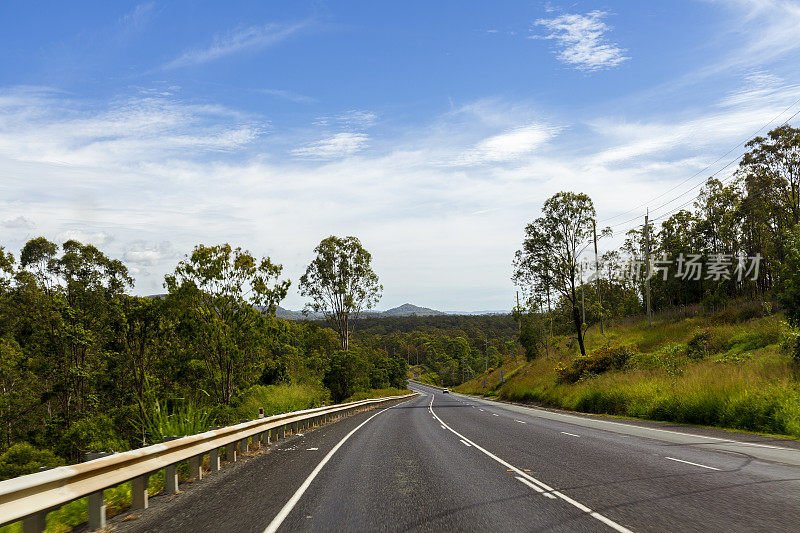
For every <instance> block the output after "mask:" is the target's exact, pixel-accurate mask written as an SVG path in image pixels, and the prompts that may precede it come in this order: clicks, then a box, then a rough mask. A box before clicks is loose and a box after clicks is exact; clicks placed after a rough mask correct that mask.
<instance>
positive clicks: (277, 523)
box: [264, 400, 408, 533]
mask: <svg viewBox="0 0 800 533" xmlns="http://www.w3.org/2000/svg"><path fill="white" fill-rule="evenodd" d="M406 401H408V400H406ZM400 403H405V402H400ZM400 403H399V404H397V405H400ZM392 407H395V406H392ZM392 407H387V408H386V409H381V410H380V411H378V412H377V413H375V414H374V415H372V416H371V417H369V418H367V419H366V420H364V421H363V422H361V423H360V424H359V425H358V426H356V427H355V429H353V430H352V431H351V432H350V433H348V434H347V435H345V436H344V438H343V439H342V440H340V441H339V443H338V444H337V445H336V446H334V447H333V448H332V449H331V451H329V452H328V454H327V455H326V456H325V457H324V458H323V459H322V461H320V463H319V464H318V465H317V467H316V468H314V470H313V471H312V472H311V474H309V476H308V477H307V478H306V480H305V481H303V484H302V485H300V488H298V489H297V490H296V491H295V493H294V494H293V495H292V497H291V498H289V501H288V502H286V504H285V505H284V506H283V508H281V510H280V511H279V512H278V514H277V515H275V518H273V519H272V522H270V523H269V525H268V526H267V529H265V530H264V533H275V531H278V528H279V527H281V524H282V523H283V521H284V520H286V517H287V516H289V513H291V512H292V509H294V506H295V505H297V502H299V501H300V498H301V497H302V496H303V493H305V491H306V490H308V487H309V486H311V482H312V481H314V478H315V477H317V474H319V473H320V471H321V470H322V467H324V466H325V465H326V464H327V462H328V461H330V460H331V457H333V454H335V453H336V451H337V450H338V449H339V448H341V447H342V444H344V443H345V442H346V441H347V439H349V438H350V436H351V435H353V433H355V432H356V431H358V430H359V429H361V427H362V426H363V425H364V424H366V423H367V422H369V421H370V420H372V419H373V418H375V417H376V416H378V415H379V414H381V413H382V412H384V411H388V410H389V409H391V408H392Z"/></svg>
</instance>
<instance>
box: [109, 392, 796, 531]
mask: <svg viewBox="0 0 800 533" xmlns="http://www.w3.org/2000/svg"><path fill="white" fill-rule="evenodd" d="M412 388H414V389H416V390H418V391H419V392H420V396H418V397H416V398H414V399H412V400H409V401H406V402H404V403H402V404H399V405H396V406H394V407H391V408H389V409H386V410H375V411H369V412H366V413H361V414H358V415H355V416H353V417H351V418H348V419H346V420H344V421H341V422H338V423H335V424H331V425H328V426H325V427H323V428H320V429H317V430H315V431H312V432H309V433H307V434H305V435H303V436H302V437H297V438H294V439H291V440H289V441H287V442H285V443H283V444H281V445H279V446H277V447H275V448H273V449H272V450H271V452H270V453H268V454H265V455H262V456H259V457H256V458H254V459H251V460H250V461H248V462H246V463H244V464H236V465H234V466H233V467H231V468H226V469H223V471H222V472H221V473H219V474H215V475H214V476H211V477H209V478H207V479H204V480H203V481H202V482H200V483H196V484H194V486H192V487H191V488H190V489H189V490H187V491H186V492H185V493H184V494H180V495H178V496H177V497H176V498H174V499H173V500H172V501H170V502H161V503H158V502H157V500H158V499H157V498H154V503H155V505H154V507H153V508H151V509H148V510H147V511H146V512H145V513H143V515H142V517H141V518H140V519H138V520H135V521H130V522H124V523H120V524H118V526H117V530H119V531H200V530H213V531H226V532H236V531H258V532H260V531H265V530H277V531H375V530H386V531H418V530H420V531H452V530H454V531H543V530H546V531H615V530H616V531H628V530H630V531H637V532H638V531H800V467H798V466H797V464H800V450H795V449H785V448H784V447H783V446H780V444H779V445H775V444H774V443H768V444H765V443H764V442H744V441H745V440H749V441H753V439H752V438H751V437H750V436H745V435H736V434H725V436H724V437H723V438H721V437H719V436H718V435H717V436H712V435H709V434H695V433H691V429H689V430H685V429H684V430H681V431H663V430H651V429H649V428H647V427H643V426H641V425H637V424H634V425H629V424H623V423H619V422H604V421H602V420H597V419H587V418H583V417H571V416H568V415H562V414H560V413H552V412H549V411H541V410H536V409H530V408H523V407H517V406H508V405H504V404H498V403H496V402H487V401H485V400H477V399H473V398H469V397H465V396H461V395H456V394H442V393H441V392H440V391H438V389H433V388H431V387H428V386H423V385H417V384H413V385H412ZM738 437H741V441H742V443H740V442H739V440H740V439H739V438H738ZM731 441H734V442H731ZM765 455H766V457H765ZM791 463H796V464H791Z"/></svg>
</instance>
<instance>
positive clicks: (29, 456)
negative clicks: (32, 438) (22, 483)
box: [0, 442, 64, 481]
mask: <svg viewBox="0 0 800 533" xmlns="http://www.w3.org/2000/svg"><path fill="white" fill-rule="evenodd" d="M63 464H64V461H63V460H62V459H61V458H59V457H56V456H55V455H54V454H53V452H51V451H50V450H40V449H38V448H34V447H33V446H31V445H30V444H28V443H27V442H20V443H18V444H14V445H13V446H11V447H10V448H9V449H8V450H6V451H5V453H3V455H0V481H1V480H4V479H10V478H12V477H17V476H24V475H25V474H33V473H34V472H38V471H39V469H41V468H53V467H56V466H61V465H63Z"/></svg>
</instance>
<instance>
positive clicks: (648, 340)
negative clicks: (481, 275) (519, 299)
mask: <svg viewBox="0 0 800 533" xmlns="http://www.w3.org/2000/svg"><path fill="white" fill-rule="evenodd" d="M792 335H793V334H792V332H791V330H790V329H789V328H788V326H787V325H786V324H785V323H784V322H783V321H782V317H781V316H780V315H772V316H766V317H760V318H753V319H750V320H744V321H742V322H738V323H737V322H736V321H735V320H731V319H730V318H728V317H726V316H725V315H722V316H720V315H717V316H715V317H693V318H686V319H677V320H664V321H657V322H655V323H654V324H653V327H651V328H647V327H646V326H645V323H644V320H638V321H633V323H631V324H629V325H626V326H618V327H612V328H611V329H610V330H607V331H606V334H605V335H600V333H599V331H597V330H595V329H593V330H592V331H591V332H590V334H589V335H588V338H587V352H588V353H590V354H591V355H590V356H589V357H588V358H585V359H583V360H582V361H581V358H580V357H579V356H578V355H577V354H578V350H577V347H575V346H572V344H574V343H573V342H570V339H568V338H563V337H556V338H555V339H554V341H553V345H552V346H551V347H550V349H549V352H550V353H549V355H546V356H542V357H541V358H539V359H537V360H535V361H532V362H530V363H525V362H524V361H516V362H508V363H506V365H505V366H504V367H502V369H503V370H504V371H505V373H506V382H505V384H503V385H500V384H499V370H500V369H497V370H494V371H492V372H490V373H489V374H487V375H480V376H477V377H476V378H475V379H473V380H472V381H469V382H467V383H464V384H462V385H460V386H458V387H456V389H455V390H457V391H459V392H464V393H470V394H484V395H493V396H497V397H499V398H501V399H506V400H512V401H524V402H535V403H541V404H544V405H548V406H552V407H558V408H562V409H569V410H573V411H582V412H587V413H598V414H610V415H617V416H627V417H634V418H643V419H650V420H661V421H668V422H678V423H687V424H700V425H708V426H718V427H723V428H730V429H739V430H746V431H755V432H761V433H770V434H778V435H787V436H791V437H795V438H800V367H798V364H797V363H795V362H794V361H793V359H792V354H791V347H790V344H791V339H792ZM619 347H623V349H622V350H620V349H619ZM609 353H623V355H624V356H625V357H624V358H622V359H620V360H619V361H615V363H617V364H616V368H614V366H609V367H608V369H606V370H603V371H600V372H599V373H591V372H583V373H582V374H581V373H580V372H578V373H577V374H576V373H574V372H573V374H572V378H573V379H576V378H577V381H575V382H574V383H571V382H569V379H567V380H565V379H563V376H569V375H570V371H571V370H574V369H576V368H577V369H581V368H591V369H597V368H601V369H602V368H603V365H602V364H598V363H602V359H603V357H605V355H607V354H609ZM604 354H605V355H604ZM609 361H610V359H609ZM581 365H583V366H581ZM592 365H594V366H592ZM557 367H558V370H557ZM559 373H560V374H561V376H560V375H559ZM577 376H580V377H577ZM484 379H485V380H486V382H487V383H486V389H484V387H483V385H482V381H483V380H484Z"/></svg>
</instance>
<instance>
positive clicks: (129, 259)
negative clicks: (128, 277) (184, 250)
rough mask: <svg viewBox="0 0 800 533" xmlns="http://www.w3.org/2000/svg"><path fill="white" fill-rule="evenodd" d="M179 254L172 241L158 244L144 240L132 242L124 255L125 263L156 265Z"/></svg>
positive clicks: (141, 265)
mask: <svg viewBox="0 0 800 533" xmlns="http://www.w3.org/2000/svg"><path fill="white" fill-rule="evenodd" d="M178 257H179V254H177V253H176V252H175V250H174V249H173V247H172V243H171V242H169V241H163V242H160V243H158V244H148V243H146V242H144V241H136V242H134V243H131V245H130V246H129V247H128V249H127V250H126V251H125V253H124V254H123V256H122V259H123V260H124V261H125V263H132V264H134V265H138V266H139V267H143V266H150V267H152V266H155V265H157V264H159V263H161V262H163V261H164V260H167V259H176V258H178Z"/></svg>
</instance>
